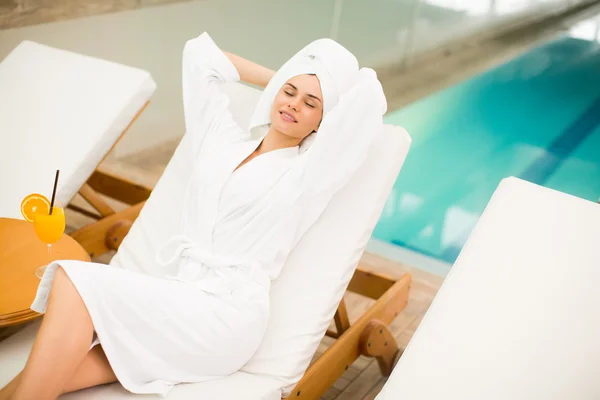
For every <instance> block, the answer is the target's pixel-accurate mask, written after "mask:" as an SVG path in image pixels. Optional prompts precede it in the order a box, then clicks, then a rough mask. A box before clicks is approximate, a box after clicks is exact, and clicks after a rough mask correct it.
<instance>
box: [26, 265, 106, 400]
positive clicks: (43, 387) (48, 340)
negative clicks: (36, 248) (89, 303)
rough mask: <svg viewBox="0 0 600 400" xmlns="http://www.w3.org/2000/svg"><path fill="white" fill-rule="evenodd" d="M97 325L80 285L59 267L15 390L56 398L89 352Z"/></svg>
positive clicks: (33, 396)
mask: <svg viewBox="0 0 600 400" xmlns="http://www.w3.org/2000/svg"><path fill="white" fill-rule="evenodd" d="M93 333H94V326H93V324H92V319H91V318H90V315H89V313H88V311H87V308H86V307H85V304H84V303H83V300H82V299H81V296H80V295H79V293H78V292H77V289H76V288H75V286H74V285H73V283H72V282H71V280H70V279H69V277H68V276H67V274H66V273H65V271H64V270H63V269H62V268H60V267H59V268H57V269H56V271H55V275H54V281H53V283H52V289H51V290H50V296H49V299H48V306H47V308H46V315H45V316H44V319H43V321H42V325H41V326H40V330H39V332H38V334H37V337H36V339H35V342H34V344H33V349H32V350H31V354H30V355H29V359H28V360H27V364H26V365H25V369H24V370H23V372H21V376H20V378H19V379H18V382H17V388H16V390H15V393H14V398H15V400H20V399H23V400H25V399H36V400H38V399H39V400H43V399H52V400H54V399H56V398H57V397H58V396H59V395H60V394H61V393H62V392H63V389H64V388H65V387H66V386H67V383H68V382H69V379H70V378H71V377H72V376H73V375H74V374H75V371H76V370H77V368H78V367H79V365H80V364H81V363H82V362H83V360H84V358H85V357H86V355H87V354H88V350H89V347H90V344H91V343H92V338H93Z"/></svg>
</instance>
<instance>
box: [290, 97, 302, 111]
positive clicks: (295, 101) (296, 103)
mask: <svg viewBox="0 0 600 400" xmlns="http://www.w3.org/2000/svg"><path fill="white" fill-rule="evenodd" d="M288 106H289V107H290V108H293V109H294V110H295V111H298V109H299V108H300V99H298V98H295V99H293V100H292V101H291V102H290V104H288Z"/></svg>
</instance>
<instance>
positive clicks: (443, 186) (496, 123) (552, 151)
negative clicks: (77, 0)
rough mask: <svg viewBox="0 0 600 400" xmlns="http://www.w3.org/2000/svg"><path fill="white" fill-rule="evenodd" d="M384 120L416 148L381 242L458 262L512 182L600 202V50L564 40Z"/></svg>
mask: <svg viewBox="0 0 600 400" xmlns="http://www.w3.org/2000/svg"><path fill="white" fill-rule="evenodd" d="M385 122H386V123H390V124H396V125H400V126H403V127H405V128H406V129H407V130H408V132H409V133H410V134H411V136H412V138H413V144H412V148H411V151H410V153H409V155H408V158H407V160H406V162H405V164H404V166H403V168H402V172H401V173H400V175H399V177H398V179H397V181H396V183H395V185H394V189H393V191H392V193H391V195H390V197H389V198H388V201H387V203H386V206H385V208H384V211H383V214H382V216H381V218H380V220H379V222H378V224H377V226H376V228H375V231H374V233H373V237H374V238H375V239H376V240H380V241H384V242H387V243H391V244H394V245H397V246H401V247H403V248H406V249H410V250H413V251H416V252H418V253H421V254H423V255H426V256H430V257H433V258H434V259H437V260H440V261H443V262H446V263H450V264H451V263H453V262H454V261H455V259H456V257H457V256H458V254H459V252H460V250H461V249H462V246H463V245H464V243H465V241H466V239H467V238H468V236H469V234H470V233H471V230H472V229H473V227H474V226H475V223H476V222H477V220H478V218H479V216H480V215H481V213H482V212H483V210H484V208H485V206H486V205H487V203H488V201H489V199H490V198H491V196H492V194H493V192H494V190H495V189H496V187H497V186H498V184H499V182H500V180H501V179H502V178H504V177H507V176H517V177H519V178H522V179H525V180H528V181H530V182H534V183H537V184H540V185H543V186H547V187H550V188H553V189H557V190H560V191H563V192H566V193H570V194H573V195H575V196H578V197H582V198H585V199H588V200H592V201H597V200H598V199H600V44H599V43H598V42H597V41H594V40H582V39H578V38H574V37H571V36H568V35H565V36H563V37H560V38H558V39H557V40H555V41H552V42H550V43H547V44H545V45H543V46H540V47H538V48H535V49H533V50H531V51H529V52H528V53H526V54H524V55H522V56H520V57H518V58H516V59H514V60H512V61H511V62H509V63H507V64H504V65H502V66H500V67H497V68H495V69H493V70H490V71H487V72H486V73H484V74H481V75H478V76H476V77H474V78H472V79H469V80H467V81H465V82H463V83H460V84H458V85H455V86H453V87H450V88H448V89H446V90H443V91H441V92H438V93H436V94H434V95H432V96H429V97H427V98H425V99H423V100H421V101H418V102H416V103H413V104H411V105H409V106H407V107H405V108H403V109H401V110H397V111H394V112H391V113H389V114H388V115H387V116H386V117H385Z"/></svg>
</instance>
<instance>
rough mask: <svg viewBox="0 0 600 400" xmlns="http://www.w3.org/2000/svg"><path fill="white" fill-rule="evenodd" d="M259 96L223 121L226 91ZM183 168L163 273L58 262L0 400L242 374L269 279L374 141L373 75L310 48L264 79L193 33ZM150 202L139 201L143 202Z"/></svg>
mask: <svg viewBox="0 0 600 400" xmlns="http://www.w3.org/2000/svg"><path fill="white" fill-rule="evenodd" d="M240 79H241V80H243V81H245V82H248V83H250V84H254V85H257V86H261V87H266V88H265V90H264V91H263V94H262V95H261V98H260V100H259V103H258V105H257V107H256V109H255V112H254V114H253V117H252V121H251V123H250V126H249V127H240V126H238V124H237V123H236V122H235V121H234V119H233V117H232V116H231V114H230V112H229V109H228V105H229V98H228V97H227V95H226V94H225V92H224V90H223V84H224V83H225V82H228V81H237V80H240ZM183 101H184V114H185V123H186V129H187V133H186V135H187V136H188V138H187V139H189V140H187V142H186V143H188V144H189V146H190V147H189V149H187V150H189V151H190V152H192V154H193V159H194V163H193V165H191V166H190V167H191V168H193V171H192V178H191V179H190V181H189V184H188V187H187V194H186V196H185V198H184V199H182V205H181V207H182V208H183V214H184V218H183V219H182V221H181V224H180V230H179V232H178V234H177V235H175V236H173V237H171V238H170V239H169V240H167V241H166V242H165V243H164V244H163V246H161V248H160V249H158V250H157V253H156V264H157V265H159V266H161V268H162V269H161V271H164V273H162V274H161V276H150V275H147V274H141V273H135V272H132V271H129V270H127V269H123V268H118V267H113V266H105V265H99V264H94V263H82V262H76V261H66V260H65V261H58V262H54V263H52V264H51V265H50V266H49V267H48V268H47V270H46V272H45V274H44V277H43V279H42V281H41V283H40V286H39V289H38V293H37V296H36V299H35V300H34V303H33V304H32V306H31V308H32V309H34V310H36V311H38V312H42V313H44V312H45V316H44V319H43V321H42V324H41V327H40V330H39V332H38V335H37V338H36V340H35V343H34V346H33V349H32V351H31V354H30V356H29V359H28V361H27V364H26V366H25V369H24V370H23V371H22V372H21V374H19V375H18V376H17V377H16V378H15V379H14V380H13V381H12V382H11V383H10V384H9V385H8V386H7V387H5V388H4V389H3V390H2V391H0V399H8V398H11V399H36V400H38V399H55V398H56V397H58V396H59V395H60V394H62V393H65V392H70V391H74V390H78V389H82V388H87V387H91V386H95V385H101V384H106V383H111V382H116V381H119V382H120V383H121V384H122V385H123V387H124V388H125V389H127V390H129V391H131V392H133V393H156V394H161V395H166V394H167V393H168V391H169V390H170V389H171V388H172V387H173V386H174V385H176V384H178V383H182V382H202V381H206V380H209V379H214V378H218V377H222V376H226V375H229V374H231V373H233V372H235V371H237V370H240V369H242V368H243V366H244V364H246V363H247V362H248V360H249V359H250V358H251V357H252V355H253V354H254V352H255V351H256V350H257V348H258V346H259V344H260V342H261V340H262V338H263V335H264V332H265V329H266V327H267V323H268V320H269V289H270V283H271V281H272V280H274V279H276V278H277V277H278V276H279V273H280V272H281V269H282V267H283V264H284V262H285V260H286V258H287V256H288V255H289V253H290V252H291V251H292V249H293V248H294V246H295V245H296V243H297V242H298V241H299V240H300V238H301V237H302V235H303V234H304V233H305V232H306V231H307V230H308V229H309V228H310V226H311V225H312V224H313V223H314V222H315V221H316V219H317V218H318V217H319V215H320V214H321V212H322V211H323V210H324V208H325V207H326V205H327V203H328V202H329V200H330V199H331V197H332V196H333V195H334V194H335V192H337V190H339V188H340V187H342V186H343V185H344V184H345V183H346V182H347V181H348V180H349V179H350V177H351V176H352V175H353V174H354V172H355V171H356V170H357V169H358V168H359V167H360V165H361V163H362V161H363V160H364V159H365V157H366V154H367V151H368V148H369V145H370V143H371V142H372V140H373V137H374V136H375V134H377V133H378V132H380V131H381V129H382V115H383V113H384V112H385V109H386V101H385V97H384V95H383V91H382V89H381V85H380V84H379V81H378V80H377V77H376V75H375V73H374V72H373V71H372V70H370V69H365V68H363V69H360V70H359V68H358V63H357V61H356V58H355V57H354V56H353V55H352V54H351V53H350V52H348V51H347V50H346V49H345V48H343V47H342V46H341V45H339V44H338V43H336V42H334V41H332V40H328V39H321V40H317V41H315V42H313V43H311V44H309V45H308V46H306V47H305V48H304V49H302V50H301V51H300V52H298V53H297V54H296V55H294V56H293V57H292V58H291V59H290V60H289V61H288V62H287V63H286V64H285V65H284V66H283V67H282V68H281V69H280V70H279V71H278V72H277V73H276V74H274V72H273V71H271V70H269V69H267V68H265V67H262V66H259V65H257V64H254V63H252V62H249V61H247V60H244V59H242V58H240V57H238V56H235V55H233V54H229V53H224V52H222V51H221V50H220V49H219V48H218V47H217V46H216V44H215V43H214V42H213V41H212V39H211V38H210V36H209V35H208V34H206V33H204V34H202V35H200V36H199V37H197V38H195V39H192V40H190V41H188V43H186V45H185V49H184V54H183ZM151 200H152V199H151Z"/></svg>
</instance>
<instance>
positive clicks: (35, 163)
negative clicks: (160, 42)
mask: <svg viewBox="0 0 600 400" xmlns="http://www.w3.org/2000/svg"><path fill="white" fill-rule="evenodd" d="M155 88H156V85H155V83H154V81H153V80H152V78H151V77H150V74H149V73H148V72H146V71H143V70H140V69H137V68H131V67H128V66H124V65H121V64H117V63H113V62H109V61H106V60H101V59H97V58H93V57H88V56H85V55H82V54H77V53H73V52H69V51H65V50H59V49H56V48H52V47H48V46H45V45H41V44H38V43H34V42H30V41H24V42H21V44H19V46H17V47H16V48H15V49H14V50H13V51H12V52H11V53H10V54H9V55H8V56H6V58H5V59H4V60H3V61H2V62H1V63H0V160H1V161H0V162H1V163H2V164H1V167H0V192H1V193H2V195H1V196H0V217H11V218H21V213H20V204H21V200H22V199H23V198H24V197H25V196H26V195H27V194H29V193H34V192H37V193H43V194H45V195H46V196H48V197H50V195H51V194H52V188H53V183H54V174H55V172H56V169H60V181H59V186H58V191H57V198H58V199H59V200H61V201H62V202H63V204H64V205H66V204H67V203H68V202H69V201H70V200H71V199H72V197H73V196H74V195H75V194H76V193H77V191H78V190H79V188H80V187H81V186H82V185H83V184H84V183H85V181H86V180H87V179H88V178H89V176H90V175H91V174H92V173H93V172H94V170H95V169H96V167H97V166H98V164H99V163H100V162H101V161H102V159H103V158H104V156H105V155H106V154H107V153H108V151H109V150H110V149H111V148H112V146H113V145H114V144H115V142H116V141H117V140H118V139H119V137H120V135H121V134H122V133H123V132H124V130H125V129H126V128H127V126H128V125H129V124H130V123H131V121H132V120H133V118H134V117H135V116H136V114H137V113H138V112H139V111H140V109H142V107H143V106H144V104H146V102H148V101H149V99H150V97H151V96H152V94H153V93H154V90H155Z"/></svg>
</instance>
